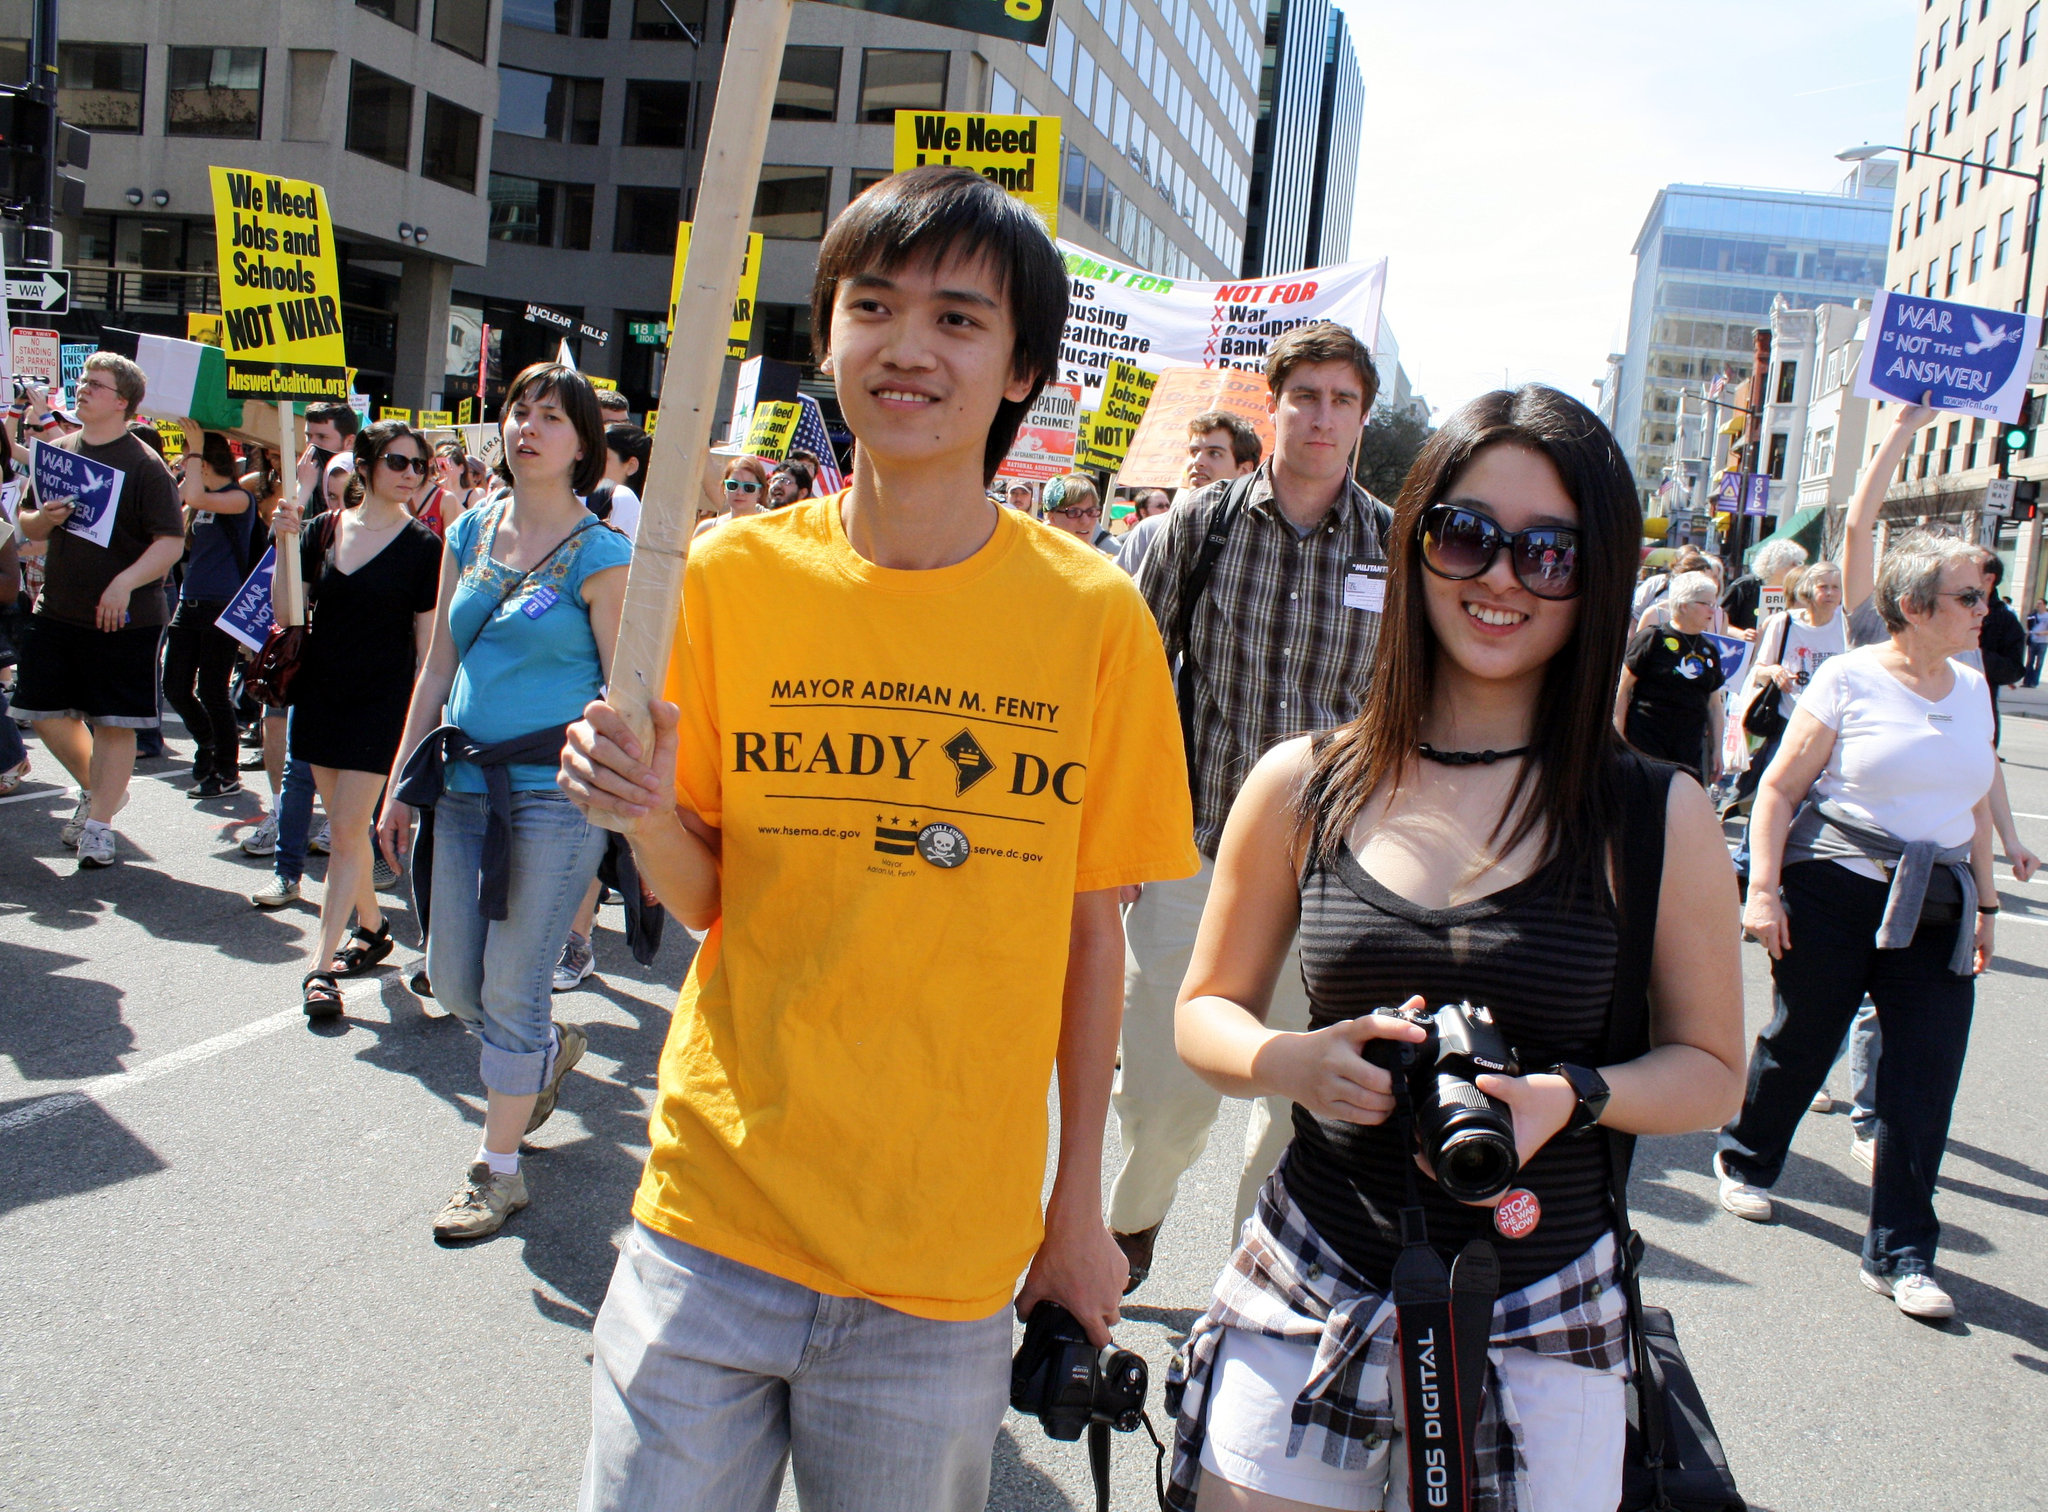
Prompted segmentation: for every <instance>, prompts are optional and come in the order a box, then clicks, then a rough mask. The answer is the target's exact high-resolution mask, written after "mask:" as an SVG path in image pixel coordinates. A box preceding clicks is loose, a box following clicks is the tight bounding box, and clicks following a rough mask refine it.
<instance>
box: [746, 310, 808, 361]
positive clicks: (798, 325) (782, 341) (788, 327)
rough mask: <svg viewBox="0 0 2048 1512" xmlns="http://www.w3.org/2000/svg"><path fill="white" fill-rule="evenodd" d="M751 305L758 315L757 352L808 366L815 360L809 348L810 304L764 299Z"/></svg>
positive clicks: (764, 355) (779, 359) (777, 359)
mask: <svg viewBox="0 0 2048 1512" xmlns="http://www.w3.org/2000/svg"><path fill="white" fill-rule="evenodd" d="M755 308H756V309H757V310H758V311H759V312H760V316H761V355H762V356H763V357H773V358H774V359H775V360H776V361H777V362H793V363H795V364H796V365H797V366H798V367H803V368H808V367H809V366H810V365H811V364H812V362H813V361H814V360H815V359H814V357H813V354H812V352H811V307H810V306H809V305H807V304H769V303H766V302H764V303H762V304H760V305H757V306H756V307H755Z"/></svg>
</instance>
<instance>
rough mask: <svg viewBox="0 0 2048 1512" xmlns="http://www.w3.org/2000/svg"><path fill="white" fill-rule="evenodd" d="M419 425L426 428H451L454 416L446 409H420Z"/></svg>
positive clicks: (453, 423)
mask: <svg viewBox="0 0 2048 1512" xmlns="http://www.w3.org/2000/svg"><path fill="white" fill-rule="evenodd" d="M420 425H421V427H422V428H423V429H427V430H451V429H453V428H454V425H455V416H454V415H453V414H451V413H450V412H449V411H447V410H421V411H420Z"/></svg>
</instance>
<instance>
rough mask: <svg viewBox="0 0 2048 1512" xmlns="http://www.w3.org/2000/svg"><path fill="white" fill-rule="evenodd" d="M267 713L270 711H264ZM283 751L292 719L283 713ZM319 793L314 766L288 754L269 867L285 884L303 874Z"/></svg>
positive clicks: (288, 741)
mask: <svg viewBox="0 0 2048 1512" xmlns="http://www.w3.org/2000/svg"><path fill="white" fill-rule="evenodd" d="M263 712H264V713H265V714H268V713H269V712H270V711H269V710H268V709H265V710H264V711H263ZM284 742H285V744H284V748H285V751H286V752H287V753H289V752H290V751H291V748H292V744H291V742H292V716H291V711H290V710H289V709H287V710H285V711H284ZM318 796H319V790H318V789H317V788H315V787H314V785H313V763H312V762H310V761H300V760H299V759H298V758H296V757H294V756H292V755H290V754H287V755H286V756H285V758H284V781H283V782H282V783H281V784H279V786H278V790H277V855H276V856H275V858H274V859H273V860H272V861H271V863H270V864H271V868H272V870H274V871H275V872H276V873H277V875H278V877H279V878H280V879H282V880H283V881H286V882H296V881H298V880H299V878H301V877H303V876H304V875H305V874H306V840H307V838H308V837H309V836H310V835H311V834H312V833H313V800H314V799H315V798H317V797H318Z"/></svg>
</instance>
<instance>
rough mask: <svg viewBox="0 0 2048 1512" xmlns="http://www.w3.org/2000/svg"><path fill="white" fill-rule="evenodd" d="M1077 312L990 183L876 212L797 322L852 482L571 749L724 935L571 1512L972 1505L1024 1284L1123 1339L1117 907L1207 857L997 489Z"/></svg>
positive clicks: (743, 534)
mask: <svg viewBox="0 0 2048 1512" xmlns="http://www.w3.org/2000/svg"><path fill="white" fill-rule="evenodd" d="M1066 307H1067V285H1066V273H1065V269H1064V267H1063V265H1062V263H1061V260H1060V256H1059V253H1058V250H1057V249H1056V248H1055V247H1054V245H1053V243H1052V242H1051V240H1050V239H1049V238H1048V237H1047V236H1046V234H1045V232H1044V230H1043V229H1042V228H1041V227H1040V225H1039V224H1038V222H1037V221H1036V220H1035V219H1034V218H1033V217H1032V215H1031V214H1030V212H1029V211H1028V210H1026V209H1025V208H1024V207H1023V206H1022V205H1021V204H1020V203H1019V202H1018V201H1016V200H1014V199H1011V198H1010V197H1008V196H1007V195H1005V194H1003V193H1002V191H1001V190H999V189H997V188H996V187H995V186H994V185H993V184H992V183H990V182H989V181H988V180H986V179H983V178H980V177H978V176H977V175H975V174H973V173H970V172H967V171H965V170H962V169H958V168H939V167H930V168H921V169H916V170H913V171H911V172H909V173H904V174H900V175H898V176H897V177H895V178H893V179H890V180H887V181H885V182H884V183H882V184H880V185H878V186H877V187H875V188H873V189H870V190H869V191H868V192H867V193H866V194H864V195H862V196H861V198H860V199H859V200H857V201H855V202H854V204H853V205H851V206H850V207H849V208H848V209H847V211H846V212H845V214H843V215H842V216H841V217H840V218H839V220H838V221H837V223H836V224H835V225H834V226H833V228H832V230H831V232H830V234H829V235H828V236H827V237H826V238H825V241H824V244H823V246H822V247H821V249H820V252H819V258H818V273H817V282H816V286H815V288H814V290H813V293H812V312H813V314H812V329H813V330H814V331H815V332H816V333H817V337H816V339H817V341H818V344H819V348H820V354H821V357H822V358H823V359H824V363H825V367H826V369H827V370H828V371H829V372H830V373H831V374H832V377H833V381H834V383H835V386H836V388H837V390H838V395H839V402H840V405H841V408H842V409H843V411H844V412H845V415H846V419H847V423H848V424H849V426H850V427H851V428H852V430H853V432H854V434H855V436H856V437H857V439H858V449H857V452H856V461H855V466H854V470H853V482H852V486H851V487H850V488H849V489H848V490H847V491H846V492H844V493H842V494H838V495H835V496H833V497H832V498H828V499H823V500H816V501H809V502H803V503H799V504H796V505H794V506H792V507H790V508H788V509H784V510H780V511H777V512H775V513H772V514H765V515H759V516H755V517H752V518H749V519H745V520H737V521H734V522H733V523H732V524H730V525H728V526H726V527H725V528H724V529H722V530H720V531H718V532H717V533H716V534H715V535H711V536H708V537H705V538H704V539H703V540H701V541H699V542H698V543H697V544H696V546H695V549H694V552H693V554H692V556H691V559H690V563H689V567H688V569H687V572H686V574H685V589H684V595H683V613H682V618H681V621H680V624H679V626H678V629H677V633H676V642H675V649H674V655H673V659H672V663H671V669H670V673H669V682H668V688H667V695H668V698H669V699H670V700H672V702H669V703H662V704H657V705H656V706H655V717H654V724H655V743H654V749H653V750H652V752H650V753H647V759H646V761H645V762H644V764H643V762H642V761H641V759H640V757H641V751H640V748H639V747H638V746H637V745H636V744H635V743H634V742H633V740H632V738H631V736H630V735H629V734H628V733H627V731H626V728H625V726H624V724H623V722H622V721H620V720H619V718H618V717H617V715H616V714H615V713H614V711H612V710H611V709H610V708H609V707H608V706H606V705H604V704H602V703H599V704H593V705H591V707H590V709H589V710H588V712H587V716H586V719H585V721H584V722H583V723H582V724H580V725H578V726H576V727H574V728H573V729H572V732H571V736H570V745H569V749H568V751H567V752H566V754H565V756H564V760H563V771H562V778H561V781H562V786H563V789H564V791H566V792H567V793H568V794H569V795H570V797H572V798H573V799H575V800H576V801H577V802H578V803H579V804H581V805H583V806H585V807H586V808H604V809H606V810H608V811H610V812H611V813H614V814H621V815H624V816H626V817H627V818H628V819H629V821H630V831H631V837H632V842H633V848H634V853H635V856H636V859H637V860H638V862H639V867H640V875H641V877H642V878H643V879H645V880H646V881H647V882H648V883H649V884H650V885H651V886H652V887H653V888H654V889H655V890H656V892H658V893H659V894H660V896H661V898H662V900H663V901H664V902H665V903H666V904H667V905H668V906H669V908H670V909H671V911H673V912H674V913H676V914H677V915H679V916H680V917H681V918H682V919H683V920H684V922H686V923H688V924H690V925H692V926H693V927H697V928H706V929H708V930H709V934H708V935H707V937H706V938H705V940H704V943H703V945H702V946H701V947H700V949H699V951H698V954H697V958H696V960H695V961H694V962H693V963H692V966H691V969H690V975H689V978H688V980H687V981H686V982H685V983H684V986H683V991H682V996H681V1000H680V1001H679V1002H678V1004H677V1007H676V1016H675V1022H674V1024H673V1026H672V1028H671V1030H670V1033H669V1039H668V1044H667V1046H666V1048H665V1049H664V1051H663V1053H662V1059H661V1070H660V1087H659V1095H658V1099H657V1102H656V1106H655V1111H654V1117H653V1119H652V1125H651V1127H652V1140H653V1153H652V1154H651V1155H650V1156H649V1158H648V1162H647V1168H646V1172H645V1175H644V1176H643V1178H642V1180H641V1184H640V1191H639V1195H638V1197H637V1198H636V1200H635V1202H634V1207H633V1216H634V1219H635V1222H634V1226H633V1229H632V1231H631V1233H630V1235H629V1236H628V1239H627V1241H626V1245H625V1249H624V1252H623V1253H622V1254H621V1256H620V1258H619V1265H618V1269H617V1271H616V1272H615V1273H614V1275H613V1278H612V1284H611V1290H610V1293H609V1295H608V1296H607V1298H606V1301H605V1305H604V1308H603V1311H602V1312H601V1313H600V1315H599V1318H598V1322H597V1327H596V1331H595V1336H594V1351H593V1353H594V1367H595V1376H594V1381H593V1387H592V1405H593V1431H592V1439H591V1449H590V1459H589V1463H588V1465H587V1467H586V1472H585V1478H584V1486H583V1502H582V1504H583V1507H584V1508H585V1509H591V1512H596V1509H604V1512H613V1509H619V1512H624V1509H641V1508H648V1509H652V1508H657V1507H660V1508H673V1507H688V1508H691V1509H692V1512H723V1509H735V1512H737V1509H742V1508H744V1509H753V1508H758V1507H763V1506H770V1505H773V1503H774V1501H775V1497H776V1494H777V1493H776V1488H777V1486H778V1485H779V1484H780V1481H781V1477H782V1473H783V1467H784V1465H785V1464H786V1463H788V1462H790V1461H791V1460H792V1459H793V1460H794V1463H795V1467H796V1474H797V1483H798V1487H799V1490H800V1492H801V1493H802V1494H803V1496H804V1499H805V1501H806V1502H809V1501H811V1500H814V1499H816V1500H819V1501H821V1502H822V1503H825V1504H829V1505H831V1506H833V1507H837V1508H842V1509H848V1512H855V1509H869V1508H872V1509H874V1512H907V1509H913V1508H915V1509H932V1512H956V1509H957V1512H972V1509H979V1508H980V1507H981V1506H982V1505H983V1504H984V1502H985V1500H986V1498H987V1494H988V1480H989V1453H990V1450H991V1447H992V1446H993V1443H994V1439H995V1434H996V1429H997V1426H998V1424H999V1423H1000V1421H1001V1418H1002V1413H1003V1408H1004V1405H1005V1400H1006V1397H1007V1383H1008V1378H1009V1377H1008V1358H1009V1352H1010V1339H1011V1323H1010V1308H1009V1304H1010V1303H1011V1301H1012V1295H1013V1291H1015V1289H1016V1285H1017V1278H1018V1276H1019V1274H1020V1273H1022V1272H1025V1271H1026V1269H1027V1267H1028V1274H1026V1275H1025V1278H1024V1284H1023V1288H1022V1290H1021V1292H1016V1294H1015V1301H1016V1310H1017V1311H1018V1312H1019V1313H1020V1314H1021V1313H1026V1312H1028V1311H1029V1309H1030V1308H1031V1307H1032V1306H1033V1305H1034V1304H1035V1303H1036V1302H1038V1301H1039V1300H1040V1299H1042V1298H1052V1299H1054V1300H1056V1301H1058V1302H1060V1303H1061V1304H1063V1305H1064V1306H1065V1307H1066V1308H1067V1309H1068V1310H1069V1311H1071V1312H1072V1313H1073V1314H1074V1315H1075V1316H1076V1317H1077V1318H1078V1319H1080V1320H1081V1322H1082V1323H1083V1325H1084V1326H1085V1327H1086V1328H1087V1329H1088V1331H1089V1334H1090V1336H1091V1337H1092V1338H1094V1339H1095V1340H1096V1341H1097V1342H1098V1343H1101V1342H1106V1341H1107V1339H1108V1336H1109V1329H1110V1325H1111V1324H1113V1323H1114V1322H1115V1321H1116V1319H1117V1300H1118V1297H1119V1295H1120V1294H1121V1291H1122V1287H1123V1281H1124V1277H1125V1267H1124V1261H1123V1257H1122V1255H1121V1253H1120V1252H1119V1251H1118V1249H1117V1247H1116V1244H1115V1242H1114V1241H1113V1240H1112V1239H1111V1237H1110V1235H1109V1233H1108V1231H1107V1229H1106V1228H1105V1226H1104V1222H1103V1214H1102V1195H1101V1194H1102V1170H1101V1164H1102V1138H1103V1127H1104V1122H1105V1118H1106V1115H1107V1112H1108V1102H1109V1085H1110V1077H1111V1066H1112V1060H1113V1057H1114V1053H1115V1047H1116V1039H1117V1030H1118V1022H1119V1016H1120V999H1121V993H1122V982H1123V967H1124V945H1123V931H1122V924H1121V920H1120V918H1119V914H1118V909H1117V890H1118V889H1119V888H1120V887H1122V886H1125V885H1127V884H1132V883H1139V882H1144V881H1148V880H1156V879H1161V878H1168V877H1183V876H1186V875H1188V874H1190V873H1191V872H1193V871H1194V870H1195V868H1196V865H1197V857H1196V855H1195V852H1194V848H1193V846H1192V844H1191V843H1190V839H1189V836H1190V834H1191V830H1192V817H1191V811H1190V806H1189V800H1188V791H1187V781H1186V775H1185V767H1184V763H1183V757H1182V752H1181V735H1180V726H1179V719H1178V715H1177V713H1176V711H1175V707H1174V701H1173V690H1172V686H1171V682H1170V678H1169V676H1168V673H1167V667H1166V661H1165V655H1164V652H1163V651H1162V650H1161V647H1160V641H1159V635H1158V632H1157V630H1156V629H1155V627H1154V624H1153V621H1152V618H1151V615H1150V614H1149V612H1148V611H1147V610H1146V608H1145V605H1144V602H1143V600H1142V599H1141V598H1140V597H1139V596H1138V594H1137V592H1136V590H1135V589H1134V588H1133V586H1132V584H1131V582H1130V580H1129V579H1128V578H1127V577H1125V576H1124V574H1122V573H1121V572H1119V571H1117V570H1116V568H1115V567H1114V566H1113V565H1112V564H1111V563H1109V562H1108V561H1106V560H1104V558H1103V557H1102V556H1101V555H1100V554H1099V553H1097V552H1095V551H1093V550H1091V549H1090V548H1089V547H1088V545H1087V544H1086V543H1085V542H1082V541H1078V540H1075V539H1074V538H1073V537H1072V536H1069V535H1066V534H1064V533H1062V532H1059V531H1051V530H1046V529H1045V528H1043V527H1042V526H1040V525H1038V524H1036V523H1035V522H1033V521H1031V520H1029V519H1026V518H1024V517H1022V516H1020V515H1018V514H1017V513H1016V512H1015V511H1013V510H1006V509H1001V508H999V507H997V506H996V505H995V504H993V503H991V502H990V501H989V500H988V499H987V497H986V496H985V493H984V490H985V488H986V487H987V485H988V483H989V481H990V479H991V478H993V477H994V475H995V471H996V468H997V466H998V464H999V463H1000V462H1001V461H1002V459H1003V457H1004V456H1005V454H1006V453H1007V452H1008V450H1009V447H1010V443H1011V441H1012V439H1013V437H1014V435H1015V433H1016V429H1017V426H1018V423H1019V421H1020V420H1021V419H1022V417H1023V415H1024V414H1025V412H1026V411H1027V410H1028V409H1029V407H1030V405H1031V402H1032V400H1033V399H1034V398H1035V397H1036V396H1037V394H1038V392H1039V390H1040V389H1041V388H1042V387H1043V386H1044V384H1045V382H1046V380H1047V379H1048V378H1050V377H1051V376H1052V374H1053V371H1054V368H1055V365H1056V363H1057V361H1058V355H1059V340H1060V333H1061V331H1062V329H1063V327H1064V324H1065V319H1066ZM1025 625H1028V626H1031V627H1033V629H1034V632H1035V633H1034V634H1033V635H1031V636H1028V637H1025V636H1019V635H1018V634H1017V630H1018V627H1019V626H1025ZM1055 1065H1057V1069H1058V1075H1059V1089H1060V1108H1061V1118H1060V1146H1059V1163H1058V1170H1057V1173H1056V1176H1055V1179H1054V1182H1053V1187H1052V1193H1051V1197H1050V1199H1049V1200H1048V1201H1047V1202H1046V1203H1045V1205H1044V1210H1043V1213H1042V1214H1041V1211H1040V1202H1039V1198H1040V1192H1041V1189H1042V1186H1043V1181H1044V1166H1045V1146H1046V1089H1047V1086H1048V1083H1049V1080H1050V1078H1051V1075H1052V1073H1053V1070H1054V1068H1055Z"/></svg>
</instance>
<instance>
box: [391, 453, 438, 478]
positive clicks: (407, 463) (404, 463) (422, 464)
mask: <svg viewBox="0 0 2048 1512" xmlns="http://www.w3.org/2000/svg"><path fill="white" fill-rule="evenodd" d="M379 460H380V461H382V462H383V464H384V465H385V466H386V467H388V468H390V469H391V470H392V471H393V472H411V473H416V474H418V475H419V476H420V477H422V478H424V477H425V476H426V475H427V459H426V458H425V457H402V456H400V455H399V454H398V453H397V452H386V453H384V455H383V456H382V457H381V458H380V459H379Z"/></svg>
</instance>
